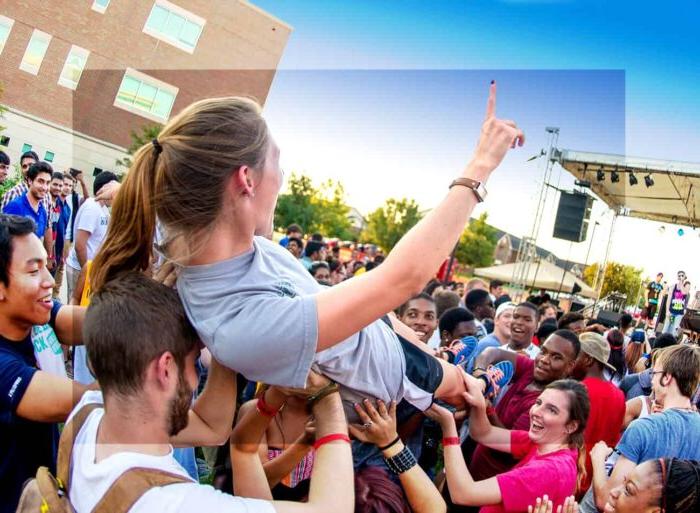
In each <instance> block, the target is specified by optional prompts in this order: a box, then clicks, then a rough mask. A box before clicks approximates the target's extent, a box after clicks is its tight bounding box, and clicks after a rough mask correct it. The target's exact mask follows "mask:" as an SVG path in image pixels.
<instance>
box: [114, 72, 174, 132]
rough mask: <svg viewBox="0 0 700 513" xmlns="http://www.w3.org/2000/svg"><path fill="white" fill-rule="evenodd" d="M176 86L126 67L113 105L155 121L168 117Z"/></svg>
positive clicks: (165, 119)
mask: <svg viewBox="0 0 700 513" xmlns="http://www.w3.org/2000/svg"><path fill="white" fill-rule="evenodd" d="M177 93H178V88H177V87H175V86H172V85H170V84H166V83H165V82H161V81H160V80H157V79H155V78H153V77H149V76H148V75H146V74H144V73H141V72H138V71H136V70H134V69H127V70H126V72H125V73H124V78H123V79H122V83H121V85H120V86H119V91H118V92H117V97H116V98H115V100H114V106H115V107H119V108H122V109H125V110H128V111H130V112H133V113H134V114H138V115H140V116H143V117H145V118H148V119H151V120H153V121H157V122H160V123H162V122H164V121H167V120H168V117H170V110H171V109H172V108H173V103H175V97H176V96H177Z"/></svg>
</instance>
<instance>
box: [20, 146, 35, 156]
mask: <svg viewBox="0 0 700 513" xmlns="http://www.w3.org/2000/svg"><path fill="white" fill-rule="evenodd" d="M31 150H32V145H31V144H27V143H24V144H23V145H22V151H21V152H20V153H21V154H25V153H27V152H28V151H31Z"/></svg>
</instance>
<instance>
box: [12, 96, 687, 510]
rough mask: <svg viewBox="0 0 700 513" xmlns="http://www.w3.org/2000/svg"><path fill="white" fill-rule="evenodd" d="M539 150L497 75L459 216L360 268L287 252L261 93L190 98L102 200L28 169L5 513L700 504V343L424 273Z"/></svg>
mask: <svg viewBox="0 0 700 513" xmlns="http://www.w3.org/2000/svg"><path fill="white" fill-rule="evenodd" d="M523 141H524V135H523V134H522V132H521V131H520V130H519V129H518V128H517V126H516V125H515V123H513V122H511V121H504V120H500V119H498V118H496V116H495V84H493V83H492V84H491V90H490V94H489V101H488V106H487V113H486V118H485V121H484V124H483V126H482V131H481V136H480V139H479V142H478V144H477V149H476V150H475V153H474V156H473V158H472V159H471V160H470V162H469V164H468V165H467V166H466V168H465V170H464V172H463V174H462V175H461V176H460V177H459V178H458V179H457V180H455V182H454V183H453V184H452V186H450V189H449V192H448V194H447V195H446V197H445V199H444V200H443V201H442V202H441V203H440V204H439V205H438V206H437V207H436V208H435V209H433V210H432V211H431V212H430V213H428V214H427V215H426V216H425V218H424V219H423V220H422V221H421V222H419V223H418V224H417V225H416V226H415V227H414V228H413V229H412V230H410V231H409V232H408V233H407V234H406V236H404V238H403V239H401V241H399V243H398V244H397V245H396V246H395V248H394V249H393V250H392V252H391V253H390V254H389V255H387V256H386V258H384V257H383V255H381V254H375V253H374V251H373V249H369V248H363V249H365V250H366V251H363V252H362V254H359V253H358V254H355V255H353V258H351V259H350V262H349V263H348V262H343V261H342V259H341V258H340V255H339V254H337V255H334V254H333V250H332V248H331V252H330V255H329V254H328V248H327V244H326V243H325V242H324V239H323V237H322V236H312V237H311V238H310V239H309V240H308V241H304V239H303V233H302V230H301V228H300V227H294V226H292V227H290V230H288V234H287V237H285V239H283V240H282V241H281V243H275V242H273V241H272V240H271V233H272V219H273V213H274V208H275V204H276V199H277V194H278V192H279V188H280V184H281V178H282V177H281V172H280V170H279V149H278V148H277V146H276V144H275V142H274V140H273V139H272V137H271V136H270V134H269V132H268V129H267V125H266V124H265V121H264V120H263V118H262V117H261V114H260V109H259V106H258V105H256V104H255V103H254V102H252V101H250V100H246V99H241V98H219V99H208V100H203V101H200V102H197V103H195V104H193V105H191V106H189V107H187V108H186V109H184V110H183V111H182V112H181V113H179V114H178V115H176V116H175V117H173V119H172V120H171V121H170V122H169V123H168V124H167V125H166V126H165V127H164V128H163V130H162V131H161V133H160V134H159V135H158V137H157V138H156V139H154V140H153V141H152V142H151V143H149V144H146V145H145V146H143V147H142V148H141V149H139V150H138V151H137V152H136V154H135V156H134V163H133V165H132V167H131V169H130V170H129V172H128V174H127V177H126V179H125V180H124V182H123V183H122V184H120V183H119V182H118V181H117V180H116V176H114V175H113V174H111V173H108V172H103V173H101V174H100V175H98V176H97V177H95V184H94V188H93V194H94V195H95V196H94V197H92V198H88V194H87V193H88V191H87V187H85V186H84V181H82V179H81V176H80V173H79V172H69V173H66V174H63V175H62V176H58V175H56V174H55V173H53V171H52V170H51V167H50V165H49V164H47V163H42V162H38V159H37V158H36V155H28V154H25V155H23V156H21V158H20V163H21V166H22V169H25V167H26V172H24V174H23V177H22V180H21V181H20V183H19V184H18V186H17V187H16V188H15V189H16V190H15V189H13V190H12V195H11V197H8V201H7V202H6V205H5V201H4V199H3V205H4V208H3V211H4V212H5V214H2V215H0V369H2V372H0V397H2V401H0V408H2V410H1V411H2V413H1V415H0V435H1V436H0V497H1V498H2V500H1V501H0V513H10V512H14V511H15V510H16V508H17V507H19V508H20V509H19V511H22V512H24V511H30V510H32V509H31V508H32V507H33V506H32V505H31V496H32V493H35V492H36V489H35V488H33V487H32V486H25V482H26V481H27V480H28V479H31V478H32V477H34V476H35V475H36V476H39V475H40V473H41V472H43V471H42V470H41V468H42V467H46V468H48V471H49V472H51V473H53V474H54V475H56V476H57V477H58V480H57V481H55V482H54V483H55V484H56V486H57V487H58V488H59V492H60V493H59V494H58V495H60V496H62V497H63V499H64V500H69V501H70V504H71V505H72V507H73V508H74V510H75V511H76V512H77V513H83V512H85V513H87V512H91V511H130V512H140V511H144V512H145V511H149V512H150V511H178V512H188V511H260V512H263V511H278V512H285V511H290V512H292V511H294V512H298V511H299V512H303V511H308V512H321V511H323V512H326V511H331V510H333V511H336V512H337V513H343V512H350V511H359V512H373V511H377V512H405V511H415V512H418V513H423V512H426V513H427V512H433V511H445V510H447V509H449V510H454V511H458V510H461V509H464V508H466V509H470V510H473V509H474V508H476V509H481V510H482V511H483V512H484V513H495V512H514V513H515V512H525V511H528V512H529V511H533V512H535V513H548V512H551V511H560V512H562V513H575V512H576V511H584V512H589V511H590V512H594V511H605V512H607V513H612V512H617V513H628V512H632V511H634V512H635V513H638V512H639V511H649V512H655V511H663V512H669V513H676V512H677V513H689V512H693V511H697V510H698V508H699V507H700V503H699V502H698V501H699V500H700V499H699V496H700V464H699V463H698V460H700V415H699V414H698V413H697V405H698V402H699V399H700V393H699V391H698V390H699V389H698V382H699V381H700V349H698V348H697V347H696V346H694V345H692V344H681V343H678V342H677V340H676V339H675V338H674V337H673V336H672V335H663V336H658V337H655V338H650V337H648V335H647V333H646V332H645V331H644V330H642V331H641V340H640V335H639V332H638V331H635V330H634V329H633V327H632V326H631V325H630V324H631V323H630V319H628V318H627V317H623V318H622V319H621V322H620V325H619V326H618V327H616V328H613V329H608V330H606V329H604V328H603V327H601V326H600V325H597V324H595V323H593V322H586V320H585V319H583V318H582V317H581V316H579V315H578V314H575V313H566V314H563V315H561V314H560V312H559V311H558V309H557V308H556V306H555V305H553V304H551V303H546V302H543V303H542V304H539V305H537V304H534V303H533V302H531V301H526V302H521V303H517V304H515V303H513V302H512V301H511V299H510V297H508V296H507V294H506V291H505V288H504V285H505V284H503V283H500V282H492V283H491V284H490V287H489V286H488V285H487V284H485V283H484V282H482V281H480V280H478V279H475V280H472V281H470V282H469V283H467V284H466V285H465V286H464V287H463V290H462V288H461V286H458V285H455V284H447V285H443V284H441V283H439V282H436V281H434V280H432V278H433V276H434V274H435V271H436V269H438V268H439V267H440V266H441V264H442V263H443V261H444V258H445V255H447V254H448V253H449V252H450V251H451V250H452V248H453V247H454V245H455V243H456V241H457V240H458V238H459V236H460V234H461V232H462V230H463V228H464V226H465V224H466V222H467V220H468V218H469V215H470V213H471V211H472V209H473V208H474V206H475V205H476V204H477V203H478V202H479V201H482V200H483V198H484V195H485V191H484V188H483V183H484V182H486V181H487V179H488V177H489V175H490V174H491V172H492V171H493V170H494V169H495V168H496V167H497V166H498V165H499V163H500V162H501V160H502V159H503V158H504V156H505V154H506V152H507V151H508V149H509V148H511V147H515V146H517V145H521V144H522V143H523ZM5 157H6V156H5ZM3 158H4V157H2V155H0V162H2V161H4V160H3ZM8 163H9V158H8ZM25 165H26V166H25ZM59 181H60V184H59ZM76 182H77V183H80V184H81V185H82V192H83V194H82V198H81V197H79V195H77V194H75V193H74V192H73V189H74V185H75V183H76ZM47 195H48V196H50V197H49V198H48V199H47ZM193 197H195V198H198V200H197V201H192V198H193ZM45 204H46V205H45ZM110 206H111V211H110V209H109V207H110ZM42 216H43V219H44V228H43V230H42V229H41V228H40V227H41V223H42ZM295 229H296V230H295ZM47 234H48V235H47ZM69 248H70V249H69ZM65 255H68V258H67V259H66V258H65ZM417 255H420V258H417V257H416V256H417ZM61 266H63V268H64V269H65V270H66V271H65V273H66V276H67V288H68V290H69V296H68V297H69V299H70V301H69V302H70V303H71V304H69V305H64V304H62V303H61V302H59V301H58V300H57V299H55V292H54V290H55V288H56V286H57V281H58V280H60V277H59V274H58V271H59V270H60V268H61ZM54 275H56V278H55V277H54ZM533 299H536V298H533ZM617 341H620V344H619V347H618V344H617ZM62 345H63V346H64V347H69V348H73V349H75V350H74V351H72V352H71V351H68V352H66V351H64V350H63V349H62ZM637 345H639V346H640V347H642V350H639V347H637ZM66 353H67V354H71V353H72V366H73V367H74V369H71V365H66V363H65V357H64V354H66ZM620 355H622V358H620ZM72 377H74V378H75V379H72ZM639 397H642V399H639ZM60 423H65V424H64V425H63V429H62V433H61V435H60V439H59V430H58V428H59V424H60ZM174 447H177V449H174ZM212 447H214V448H216V449H211V448H212ZM194 448H203V449H202V451H201V452H200V451H197V453H196V454H199V456H200V458H199V460H200V462H201V460H207V461H208V462H209V464H210V466H211V467H212V468H213V470H212V473H211V475H210V476H209V477H210V478H212V479H213V480H211V484H204V483H203V482H202V481H201V480H200V477H199V472H198V468H197V461H196V460H195V450H194ZM212 485H213V486H212ZM41 493H45V491H43V492H41ZM44 501H45V504H46V506H45V507H44V509H43V510H42V511H45V510H46V509H47V508H48V511H49V513H50V511H51V507H50V506H49V504H52V503H51V501H48V500H47V499H46V498H44ZM18 504H19V506H18ZM35 510H36V509H35Z"/></svg>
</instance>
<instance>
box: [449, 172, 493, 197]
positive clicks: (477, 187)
mask: <svg viewBox="0 0 700 513" xmlns="http://www.w3.org/2000/svg"><path fill="white" fill-rule="evenodd" d="M455 185H461V186H462V187H466V188H468V189H471V190H472V191H473V192H474V196H476V199H477V201H478V202H479V203H482V202H483V201H484V200H485V199H486V196H487V195H488V192H486V187H484V184H483V182H477V181H476V180H472V179H471V178H466V177H462V178H457V179H456V180H455V181H453V182H452V183H451V184H450V189H451V188H452V187H454V186H455Z"/></svg>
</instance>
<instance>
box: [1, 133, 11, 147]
mask: <svg viewBox="0 0 700 513" xmlns="http://www.w3.org/2000/svg"><path fill="white" fill-rule="evenodd" d="M9 145H10V138H9V137H8V136H6V135H0V146H9Z"/></svg>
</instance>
